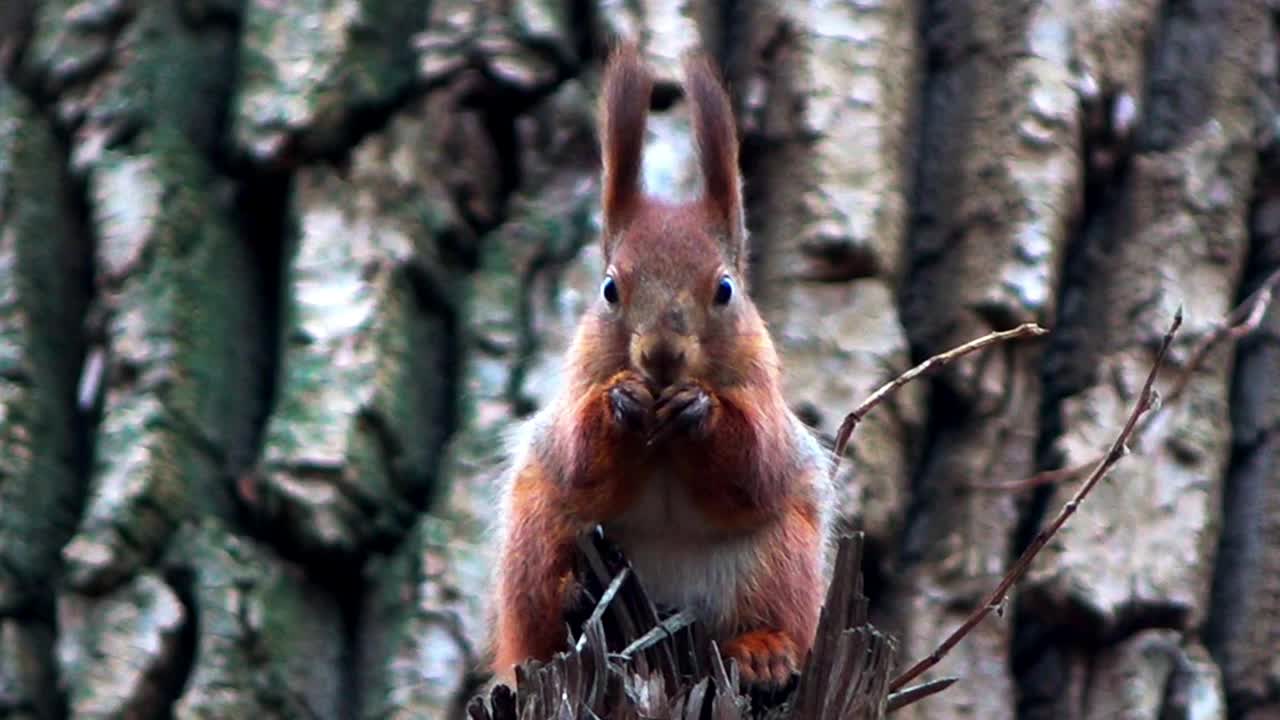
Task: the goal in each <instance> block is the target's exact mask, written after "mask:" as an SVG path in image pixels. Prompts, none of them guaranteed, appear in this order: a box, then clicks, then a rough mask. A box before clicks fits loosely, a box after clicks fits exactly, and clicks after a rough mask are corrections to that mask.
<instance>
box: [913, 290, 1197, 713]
mask: <svg viewBox="0 0 1280 720" xmlns="http://www.w3.org/2000/svg"><path fill="white" fill-rule="evenodd" d="M1181 326H1182V308H1181V307H1179V308H1178V312H1177V314H1175V315H1174V317H1173V324H1172V325H1170V326H1169V330H1168V332H1166V333H1165V334H1164V340H1163V341H1162V342H1161V343H1160V350H1159V352H1157V353H1156V359H1155V362H1154V363H1152V365H1151V372H1149V373H1148V374H1147V381H1146V382H1145V383H1143V385H1142V393H1141V394H1140V395H1139V396H1138V401H1137V402H1136V403H1135V404H1134V406H1133V411H1132V412H1130V413H1129V419H1128V420H1127V421H1126V422H1125V424H1124V428H1123V429H1121V431H1120V434H1119V435H1117V436H1116V439H1115V440H1114V441H1113V442H1112V443H1111V449H1110V450H1108V451H1107V454H1106V455H1105V456H1104V457H1103V459H1102V462H1100V463H1098V465H1097V467H1095V468H1094V470H1093V472H1092V473H1090V474H1089V477H1088V478H1086V479H1085V481H1084V483H1083V484H1081V485H1080V489H1079V490H1077V491H1076V494H1075V495H1074V496H1073V497H1072V498H1071V500H1069V501H1067V503H1066V504H1065V505H1063V506H1062V509H1061V510H1060V511H1058V515H1057V517H1055V518H1054V519H1053V522H1051V523H1049V525H1048V526H1046V527H1045V528H1044V529H1042V530H1041V531H1040V532H1039V533H1037V534H1036V537H1035V539H1034V540H1032V541H1031V544H1030V545H1028V546H1027V549H1026V550H1024V551H1023V552H1022V555H1020V556H1019V557H1018V560H1017V562H1015V563H1014V564H1013V567H1011V568H1010V569H1009V572H1007V573H1006V574H1005V576H1004V577H1003V578H1002V579H1001V580H1000V583H999V584H998V585H996V588H995V590H993V591H991V594H989V595H988V596H987V597H986V598H985V599H984V600H983V602H982V604H981V605H979V606H978V607H977V608H975V609H974V611H973V612H972V613H971V614H970V615H969V617H968V618H967V619H966V620H965V621H964V622H963V623H961V624H960V626H959V627H958V628H956V629H955V630H953V631H952V632H951V634H950V635H948V636H947V637H946V639H945V640H943V641H942V643H941V644H939V645H938V647H937V648H936V649H934V651H933V652H932V653H930V654H929V656H928V657H926V658H923V659H922V660H919V661H918V662H916V664H914V665H912V666H911V667H910V668H907V670H906V671H905V672H903V673H902V674H901V675H899V676H898V677H896V678H894V679H893V682H892V683H890V685H889V690H890V691H897V690H900V689H901V688H902V687H903V686H904V685H906V684H907V683H909V682H911V681H912V680H915V679H916V678H918V677H920V675H921V674H923V673H924V672H925V671H927V670H928V669H929V668H931V667H933V666H934V665H937V664H938V662H939V661H940V660H942V658H944V657H946V655H947V653H948V652H950V651H951V649H952V648H953V647H955V646H956V644H957V643H959V642H960V641H961V640H963V639H964V637H965V636H966V635H968V634H969V632H970V631H972V630H973V628H974V627H976V626H977V625H978V623H980V622H982V620H983V619H984V618H986V617H987V615H989V614H990V613H991V611H993V610H995V609H997V608H999V607H1001V606H1002V605H1003V603H1004V597H1005V595H1006V594H1007V593H1008V592H1009V588H1011V587H1013V584H1014V583H1016V582H1018V580H1021V579H1022V576H1023V575H1025V574H1026V572H1027V569H1028V568H1029V567H1030V566H1031V561H1032V560H1035V558H1036V555H1038V554H1040V550H1042V549H1043V548H1044V546H1045V545H1046V544H1048V542H1049V540H1050V539H1052V538H1053V536H1054V535H1055V534H1056V533H1057V532H1058V530H1059V529H1060V528H1061V527H1062V526H1063V525H1064V524H1065V523H1066V522H1067V519H1068V518H1070V517H1071V516H1072V515H1074V514H1075V512H1076V510H1077V509H1078V508H1079V507H1080V503H1081V502H1083V501H1084V499H1085V497H1087V496H1088V495H1089V492H1090V491H1091V490H1093V488H1094V486H1095V485H1097V484H1098V481H1099V480H1101V479H1102V478H1103V477H1105V476H1106V474H1107V473H1108V472H1109V471H1110V470H1111V468H1112V467H1113V466H1114V465H1115V464H1116V463H1117V462H1119V460H1120V458H1122V457H1124V456H1125V454H1126V453H1128V447H1127V446H1126V443H1127V442H1128V441H1129V438H1130V437H1131V436H1132V435H1133V431H1134V428H1136V427H1137V425H1138V420H1139V418H1141V417H1142V415H1143V414H1144V413H1146V412H1147V411H1148V410H1150V409H1151V407H1152V406H1153V405H1154V404H1155V401H1156V398H1157V395H1156V393H1155V391H1154V390H1152V385H1153V384H1154V383H1155V380H1156V374H1157V373H1158V372H1159V371H1160V367H1161V366H1162V365H1163V364H1164V358H1165V355H1167V354H1168V352H1169V346H1170V345H1171V344H1172V343H1173V336H1174V334H1175V333H1177V332H1178V328H1179V327H1181Z"/></svg>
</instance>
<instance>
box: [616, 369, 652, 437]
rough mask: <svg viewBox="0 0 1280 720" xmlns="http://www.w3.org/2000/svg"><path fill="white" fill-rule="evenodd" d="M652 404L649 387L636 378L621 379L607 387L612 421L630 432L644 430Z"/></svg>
mask: <svg viewBox="0 0 1280 720" xmlns="http://www.w3.org/2000/svg"><path fill="white" fill-rule="evenodd" d="M652 404H653V396H652V395H651V394H650V393H649V389H648V388H646V387H645V386H644V383H642V382H639V381H638V380H623V381H621V382H619V383H617V384H616V385H614V386H613V387H611V388H609V407H610V408H611V409H612V410H613V419H614V422H616V423H618V424H619V425H621V426H622V427H624V428H626V429H627V430H631V431H632V432H640V431H642V430H644V427H645V420H646V418H647V417H648V414H649V406H650V405H652Z"/></svg>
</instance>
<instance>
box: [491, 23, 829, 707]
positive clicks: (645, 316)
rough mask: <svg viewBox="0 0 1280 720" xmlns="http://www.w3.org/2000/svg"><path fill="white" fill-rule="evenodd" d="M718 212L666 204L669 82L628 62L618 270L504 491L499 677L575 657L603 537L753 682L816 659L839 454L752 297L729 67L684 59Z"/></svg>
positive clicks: (618, 189)
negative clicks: (587, 540)
mask: <svg viewBox="0 0 1280 720" xmlns="http://www.w3.org/2000/svg"><path fill="white" fill-rule="evenodd" d="M684 87H685V97H686V99H687V101H688V105H689V108H690V112H691V115H692V126H693V133H694V139H695V140H696V146H697V151H698V153H697V157H698V165H699V169H700V171H701V177H702V181H703V193H702V197H701V198H699V199H697V200H695V201H692V202H687V203H679V204H673V203H669V202H664V201H660V200H658V199H656V198H653V197H650V196H647V195H646V194H645V193H644V190H643V188H642V186H641V162H642V150H643V146H644V137H645V123H646V118H647V115H648V108H649V102H650V95H651V92H652V89H653V79H652V76H651V74H650V72H649V70H648V68H647V67H646V66H645V65H644V63H643V62H642V61H641V59H640V57H639V55H638V53H637V51H636V49H635V48H634V46H631V45H623V46H621V47H619V48H618V49H616V50H615V51H614V52H613V53H612V55H611V57H610V59H609V63H608V65H607V68H606V70H605V75H604V83H603V91H602V96H601V101H600V127H601V133H602V137H601V148H602V155H603V166H604V168H603V170H604V173H603V189H602V205H603V208H602V210H603V233H602V242H603V255H604V260H605V262H606V264H607V267H608V269H607V272H606V274H605V276H604V278H603V280H602V282H601V285H600V293H599V297H598V298H597V299H596V301H595V302H594V305H593V306H592V307H591V308H590V309H589V310H587V311H586V312H585V314H584V316H583V317H582V318H581V320H580V322H579V325H578V328H577V333H576V336H575V338H574V340H573V343H572V345H571V347H570V349H569V351H568V358H567V363H566V367H565V376H564V382H563V383H562V385H563V388H562V390H561V391H560V393H559V395H558V396H557V398H556V399H554V400H552V401H551V402H550V403H548V405H547V406H545V407H544V408H543V409H542V410H541V411H539V412H538V413H537V414H536V415H535V416H534V417H533V418H531V419H530V420H529V421H528V423H527V424H526V426H525V428H524V433H523V437H522V439H521V440H520V441H519V442H518V443H517V446H516V448H515V452H514V459H513V465H512V468H511V470H510V472H509V473H508V476H507V480H506V487H505V488H504V507H503V510H502V522H501V530H500V532H501V535H502V540H501V541H502V548H501V555H500V557H501V560H500V564H499V568H498V590H497V597H496V603H495V605H496V607H495V610H496V613H495V617H494V628H493V647H492V652H493V660H494V662H493V669H494V671H495V673H496V675H497V676H498V677H499V678H500V679H504V680H508V681H509V679H510V678H511V677H512V675H513V669H514V666H515V665H516V664H518V663H520V662H522V661H524V660H526V659H530V658H533V659H538V660H543V661H545V660H547V659H549V658H550V657H551V656H552V655H554V654H555V653H557V652H559V651H561V650H564V649H566V633H565V629H564V623H563V621H562V614H563V612H564V610H565V609H566V606H567V605H568V604H570V603H571V602H572V601H573V598H572V597H571V596H573V595H574V593H575V591H576V588H577V585H576V583H575V579H574V577H573V565H574V549H575V538H576V537H577V535H578V534H579V533H580V532H582V531H584V530H585V529H588V528H591V527H593V526H596V525H600V526H602V527H603V529H604V531H605V535H606V537H609V538H610V539H611V540H612V541H613V542H615V543H617V544H618V545H619V547H620V548H621V549H622V551H623V553H624V554H625V555H626V557H627V559H628V560H629V561H630V563H631V565H632V567H633V569H634V571H635V572H636V573H637V575H638V576H639V578H640V581H641V582H642V583H644V585H645V587H646V589H647V591H648V593H649V595H650V596H651V597H652V599H653V600H654V601H655V603H658V604H659V605H665V606H668V607H672V608H679V609H692V610H693V611H694V612H695V614H696V616H697V617H698V619H699V621H700V622H702V623H703V624H704V625H705V626H706V627H707V628H708V629H709V630H710V631H711V634H712V637H713V638H715V639H716V640H717V641H718V643H719V644H720V647H721V648H722V650H723V652H724V655H725V657H726V658H733V659H736V660H737V661H738V665H739V667H740V669H741V672H742V677H743V678H744V680H746V681H747V682H749V683H752V684H755V685H762V686H781V685H784V684H786V683H787V682H788V681H789V680H790V678H791V676H792V674H793V673H794V672H796V671H797V670H798V668H799V667H800V664H801V663H802V662H803V661H804V658H805V657H806V655H807V654H808V652H809V649H810V647H811V646H812V644H813V637H814V631H815V628H816V626H817V622H818V614H819V610H820V608H821V602H822V595H823V584H824V578H825V567H826V556H827V546H828V534H829V532H828V531H829V528H830V526H831V509H832V507H833V505H834V501H833V499H832V497H833V493H832V489H831V488H830V487H829V484H830V479H829V471H830V453H829V452H827V451H826V450H824V449H823V447H822V445H821V444H820V443H819V442H818V441H817V439H816V437H814V436H813V434H812V433H811V432H810V430H809V429H808V428H807V427H806V426H805V425H804V424H803V423H802V422H801V421H800V420H799V419H798V418H797V417H796V416H795V414H794V413H793V412H792V411H791V410H790V409H789V408H788V406H787V404H786V402H785V401H784V400H783V397H782V393H781V390H780V379H779V374H780V368H779V360H778V356H777V353H776V352H775V350H774V346H773V342H772V340H771V338H770V336H769V332H768V330H767V329H766V327H765V324H764V321H763V320H762V319H761V317H760V314H759V312H758V311H757V310H756V307H755V305H754V304H753V303H752V302H751V299H750V297H749V296H748V294H747V291H746V290H747V288H746V279H747V276H746V271H747V246H746V243H747V231H746V225H745V222H744V213H743V207H742V190H741V180H740V177H739V172H738V139H737V132H736V129H735V124H734V118H733V111H732V109H731V107H730V105H729V99H728V96H727V95H726V93H725V91H724V89H723V87H722V86H721V84H720V82H719V80H718V78H717V76H716V74H715V72H714V71H713V70H712V68H711V66H710V64H709V63H708V62H707V61H706V60H705V59H702V58H698V57H692V56H691V57H689V58H687V59H686V61H685V85H684Z"/></svg>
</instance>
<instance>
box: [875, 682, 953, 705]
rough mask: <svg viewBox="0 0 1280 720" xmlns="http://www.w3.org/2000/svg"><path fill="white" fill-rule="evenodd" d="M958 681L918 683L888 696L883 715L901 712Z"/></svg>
mask: <svg viewBox="0 0 1280 720" xmlns="http://www.w3.org/2000/svg"><path fill="white" fill-rule="evenodd" d="M959 679H960V678H956V677H944V678H938V679H937V680H930V681H929V682H927V683H920V684H919V685H915V686H913V687H909V688H907V689H906V690H899V691H898V692H896V693H893V694H892V695H890V696H889V700H888V704H887V705H886V706H885V710H884V711H885V714H888V713H891V712H893V711H894V710H901V709H902V708H904V707H906V706H908V705H911V704H912V703H917V702H919V701H921V700H923V699H925V698H927V697H929V696H930V695H937V694H938V693H940V692H942V691H943V690H946V689H947V688H949V687H951V686H952V685H955V683H956V681H957V680H959Z"/></svg>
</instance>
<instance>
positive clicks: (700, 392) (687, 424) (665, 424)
mask: <svg viewBox="0 0 1280 720" xmlns="http://www.w3.org/2000/svg"><path fill="white" fill-rule="evenodd" d="M711 406H712V399H711V395H710V394H709V393H708V392H707V391H706V390H705V389H703V387H702V386H701V385H698V384H696V383H682V384H679V385H672V386H671V387H668V388H667V389H666V390H663V391H662V394H661V395H659V396H658V399H657V401H656V402H654V404H653V419H654V425H653V433H652V434H651V435H650V437H649V444H650V445H653V444H656V443H659V442H661V441H662V440H664V439H666V438H668V437H671V436H674V435H680V434H692V435H700V434H702V433H703V432H705V431H706V429H707V421H708V419H709V418H710V417H711Z"/></svg>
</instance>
